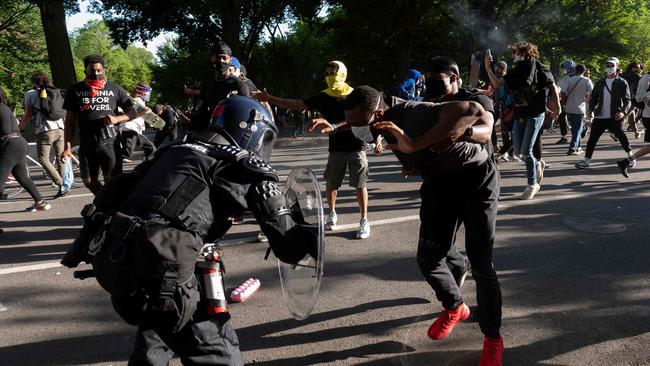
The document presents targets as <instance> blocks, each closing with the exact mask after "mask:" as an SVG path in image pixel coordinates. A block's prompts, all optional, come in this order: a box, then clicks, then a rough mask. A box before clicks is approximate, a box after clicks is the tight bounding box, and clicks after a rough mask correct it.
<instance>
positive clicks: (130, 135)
mask: <svg viewBox="0 0 650 366" xmlns="http://www.w3.org/2000/svg"><path fill="white" fill-rule="evenodd" d="M122 144H124V149H123V150H122V157H123V158H127V159H130V158H131V157H132V156H133V152H134V151H135V150H136V149H142V151H144V156H145V158H148V157H149V156H151V154H153V153H154V152H155V151H156V147H155V146H154V144H153V143H152V142H151V141H149V139H148V138H147V136H145V135H143V134H140V133H137V132H135V131H131V130H122Z"/></svg>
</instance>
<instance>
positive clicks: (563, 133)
mask: <svg viewBox="0 0 650 366" xmlns="http://www.w3.org/2000/svg"><path fill="white" fill-rule="evenodd" d="M575 74H576V63H575V62H574V61H573V60H572V59H566V60H564V61H562V63H561V64H560V77H559V78H558V80H557V82H556V83H555V84H556V85H558V86H560V87H562V85H564V84H565V83H566V81H567V80H568V79H569V78H571V77H572V76H574V75H575ZM565 103H566V100H564V99H562V98H560V106H561V107H562V113H560V115H559V116H558V117H557V119H556V120H555V121H556V122H557V123H559V124H560V139H559V140H558V141H557V142H555V144H557V145H561V144H566V143H567V142H569V141H568V140H567V138H566V137H567V135H568V130H567V127H568V125H569V123H570V122H569V120H568V119H567V116H566V111H565ZM551 125H553V123H552V122H551ZM552 129H553V128H552V127H551V130H552Z"/></svg>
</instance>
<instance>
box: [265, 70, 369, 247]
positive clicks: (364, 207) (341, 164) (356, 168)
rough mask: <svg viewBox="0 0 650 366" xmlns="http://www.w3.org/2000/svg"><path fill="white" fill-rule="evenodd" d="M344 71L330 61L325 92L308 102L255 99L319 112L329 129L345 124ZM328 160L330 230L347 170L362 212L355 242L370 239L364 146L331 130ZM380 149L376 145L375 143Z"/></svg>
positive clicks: (346, 88)
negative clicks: (328, 124)
mask: <svg viewBox="0 0 650 366" xmlns="http://www.w3.org/2000/svg"><path fill="white" fill-rule="evenodd" d="M346 78H347V69H346V67H345V65H344V64H343V63H342V62H340V61H332V62H330V63H328V64H327V67H326V68H325V81H326V82H327V86H328V88H327V89H325V90H323V91H322V92H320V93H318V94H316V95H313V96H311V97H309V98H307V99H285V98H278V97H275V96H272V95H270V94H269V93H267V92H266V90H262V91H260V92H258V93H254V95H253V96H254V97H255V98H257V99H258V100H259V101H262V102H269V103H271V104H275V105H277V106H280V107H283V108H287V109H290V110H294V111H304V110H306V109H313V110H316V111H318V112H319V113H320V114H321V115H322V116H323V118H322V120H323V121H327V122H329V123H330V124H331V126H336V124H337V123H341V122H343V121H344V120H345V115H344V113H343V101H344V99H345V97H346V96H347V95H348V94H350V93H351V92H352V87H350V86H349V85H348V84H347V83H345V79H346ZM329 132H330V134H329V149H328V151H329V156H328V158H327V167H326V168H325V180H326V184H327V187H326V189H327V203H328V205H329V208H330V213H329V217H328V220H327V228H328V229H329V230H331V229H333V228H334V227H335V226H336V223H337V221H338V216H337V215H336V197H337V194H338V189H339V187H341V184H342V183H343V179H344V178H345V172H346V170H347V169H349V170H350V186H351V187H353V188H355V189H356V191H357V201H358V202H359V209H360V211H361V221H360V223H359V230H358V231H357V234H356V236H357V239H365V238H367V237H369V236H370V223H369V222H368V190H367V189H366V181H367V179H368V159H367V157H366V152H365V148H364V147H365V144H364V142H363V141H361V140H359V139H357V138H356V137H355V136H354V135H353V134H352V131H350V130H349V129H346V130H341V131H337V130H336V128H335V127H334V129H333V130H331V131H329ZM377 145H378V146H379V147H377V149H381V146H380V144H379V143H377Z"/></svg>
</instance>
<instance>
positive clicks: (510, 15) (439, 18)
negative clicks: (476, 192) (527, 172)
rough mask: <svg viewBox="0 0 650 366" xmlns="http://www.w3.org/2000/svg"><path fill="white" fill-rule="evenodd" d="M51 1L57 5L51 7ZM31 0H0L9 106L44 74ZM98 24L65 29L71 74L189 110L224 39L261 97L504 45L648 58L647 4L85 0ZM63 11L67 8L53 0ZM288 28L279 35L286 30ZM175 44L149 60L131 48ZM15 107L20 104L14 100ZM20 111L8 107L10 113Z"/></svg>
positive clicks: (383, 75) (0, 44) (593, 63)
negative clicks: (100, 77) (333, 71)
mask: <svg viewBox="0 0 650 366" xmlns="http://www.w3.org/2000/svg"><path fill="white" fill-rule="evenodd" d="M57 1H63V0H57ZM35 3H36V4H37V3H38V1H37V0H3V6H2V7H0V85H2V86H3V88H5V90H6V91H7V94H8V95H9V98H10V100H12V101H13V102H14V103H15V102H16V101H20V98H21V97H22V94H23V93H24V92H25V91H26V90H27V89H28V88H29V87H30V85H29V84H30V83H29V75H30V74H31V72H32V71H33V70H36V69H44V70H46V71H47V69H48V62H47V52H46V47H45V42H44V35H43V27H42V26H41V24H40V22H41V20H40V16H39V12H38V7H37V6H36V5H35ZM91 4H92V7H93V8H94V9H96V10H95V11H96V12H97V13H99V14H101V15H102V17H103V18H104V21H92V22H89V23H88V24H86V25H85V26H84V27H82V28H80V29H78V30H76V31H75V32H73V33H72V34H70V44H71V46H72V50H73V58H74V65H75V69H76V73H77V77H78V78H81V77H82V74H83V73H82V59H83V56H85V55H86V54H89V53H99V54H101V55H103V56H104V57H106V59H107V63H108V64H107V67H108V72H109V78H110V79H111V80H113V81H115V82H117V83H119V84H121V85H123V86H124V87H126V88H127V89H130V88H131V87H132V86H133V85H134V84H135V83H137V82H139V81H146V82H150V83H152V84H153V86H154V88H155V90H156V93H154V95H155V94H157V93H161V94H162V97H163V98H164V99H165V101H167V102H170V103H172V104H174V105H177V106H181V107H185V108H189V107H191V100H190V99H188V98H187V97H185V96H184V95H183V94H182V90H183V86H188V87H193V88H196V87H198V85H199V84H200V82H201V80H203V79H204V78H206V77H208V76H209V75H211V73H212V68H211V65H210V64H209V62H208V55H209V52H210V49H211V48H212V47H213V45H214V44H216V43H217V42H218V41H219V40H220V39H223V40H225V41H227V42H228V43H229V44H230V45H231V47H232V48H233V51H234V52H235V55H236V56H238V58H239V59H240V61H242V63H244V64H245V66H246V68H247V71H248V75H249V77H250V78H251V79H252V80H253V81H254V82H255V83H256V84H257V85H258V87H266V88H267V89H268V90H269V91H270V92H271V93H272V94H275V95H279V96H285V97H305V96H308V95H311V94H313V93H315V92H317V91H318V90H321V89H323V88H324V87H325V85H324V82H323V77H322V71H323V68H324V65H325V64H326V63H327V62H328V61H330V60H340V61H342V62H344V63H345V64H346V65H347V67H348V75H349V77H348V81H349V83H350V84H352V85H360V84H370V85H373V86H375V87H378V88H381V89H383V90H386V91H391V90H392V89H393V87H394V85H396V84H397V83H398V82H399V81H400V80H401V79H402V78H403V77H404V75H405V73H406V70H407V69H408V68H410V67H414V68H419V69H423V68H425V67H426V64H427V60H430V59H431V58H432V57H435V56H438V55H445V56H449V57H452V58H454V59H455V60H456V61H457V62H458V63H459V65H460V67H461V73H462V74H463V75H464V76H465V79H467V73H468V71H469V66H470V54H471V53H472V52H475V51H481V52H483V51H484V50H485V49H486V48H490V49H491V50H492V53H493V55H495V58H496V59H503V60H506V61H510V57H509V53H508V52H507V51H506V45H507V44H508V43H512V42H517V41H522V40H526V41H530V42H533V43H536V44H538V45H539V47H540V52H541V55H542V56H541V58H542V61H543V62H545V63H546V64H547V65H549V66H550V67H551V70H552V71H554V72H555V73H556V74H557V72H558V68H559V64H560V63H561V62H562V60H564V59H565V58H572V59H574V60H575V61H577V62H579V63H584V64H586V65H587V66H588V67H589V68H590V69H591V70H592V74H593V75H595V76H596V75H600V74H601V73H602V71H603V68H604V65H603V61H604V59H605V58H606V57H608V56H617V57H619V58H620V59H621V61H622V62H621V64H622V65H621V67H622V68H625V66H627V64H628V63H629V62H631V61H632V60H636V61H640V62H644V63H645V62H647V61H648V60H650V0H608V1H605V0H546V1H541V0H537V1H535V0H448V1H441V0H396V1H383V0H303V1H290V0H212V1H208V0H183V1H181V0H170V1H166V2H164V5H165V6H161V2H159V1H157V0H92V1H91ZM64 5H65V8H66V11H68V12H74V11H76V10H78V3H77V2H76V1H75V0H65V4H64ZM287 28H288V30H287ZM162 32H173V33H174V34H175V37H173V38H172V39H169V40H168V41H167V42H166V43H165V44H163V45H162V46H160V47H159V49H158V51H157V54H156V57H155V58H154V55H152V54H151V53H149V52H148V51H147V50H146V49H143V48H138V47H134V46H132V43H133V42H134V41H143V42H146V41H147V40H150V39H152V38H153V37H155V36H157V35H158V34H160V33H162ZM18 104H20V103H18ZM18 112H19V113H20V106H18Z"/></svg>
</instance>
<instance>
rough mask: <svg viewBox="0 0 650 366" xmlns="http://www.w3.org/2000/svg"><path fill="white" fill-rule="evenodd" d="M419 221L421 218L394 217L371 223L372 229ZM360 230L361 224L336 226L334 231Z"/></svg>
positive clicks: (415, 216) (413, 216) (416, 216)
mask: <svg viewBox="0 0 650 366" xmlns="http://www.w3.org/2000/svg"><path fill="white" fill-rule="evenodd" d="M419 219H420V216H418V215H412V216H402V217H393V218H392V219H382V220H373V221H370V227H373V226H380V225H388V224H395V223H398V222H406V221H413V220H419ZM358 228H359V224H345V225H336V226H335V227H334V229H333V230H332V231H345V230H350V229H358Z"/></svg>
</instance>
